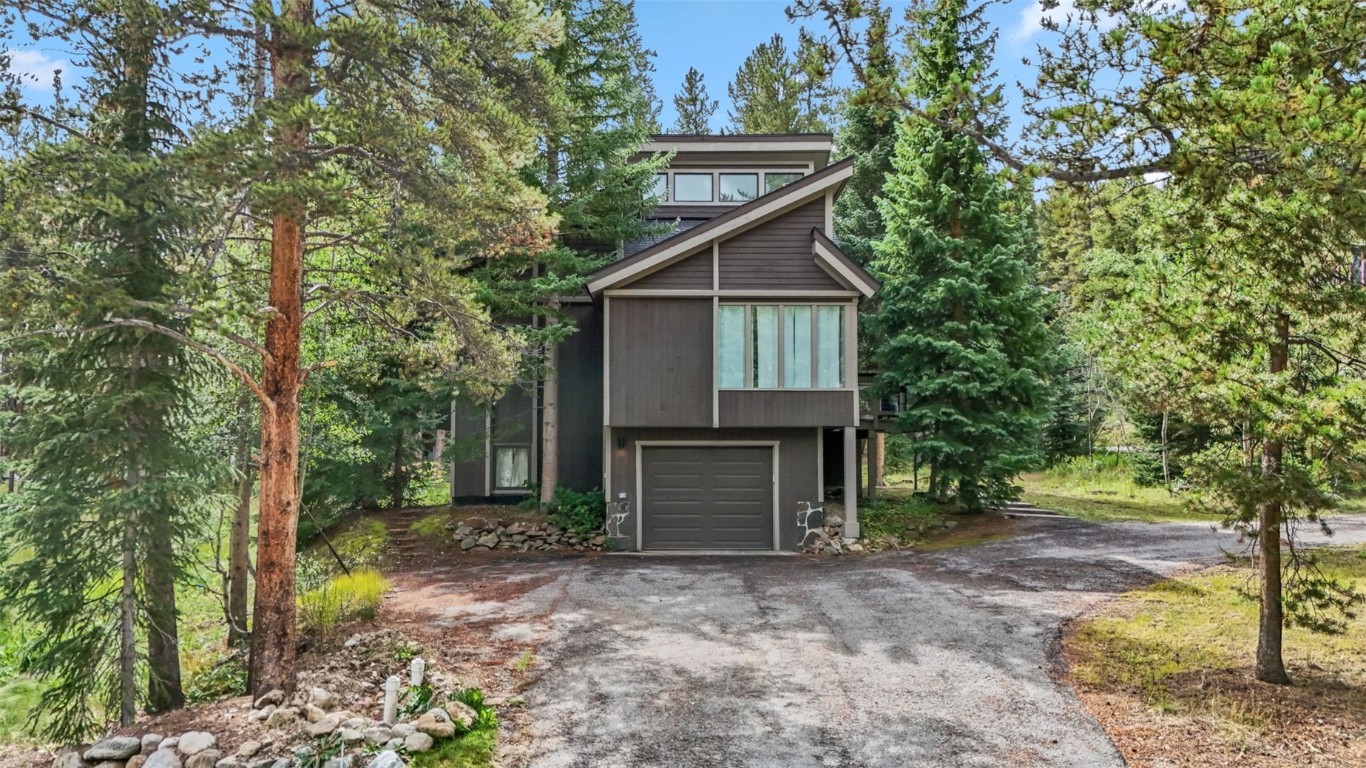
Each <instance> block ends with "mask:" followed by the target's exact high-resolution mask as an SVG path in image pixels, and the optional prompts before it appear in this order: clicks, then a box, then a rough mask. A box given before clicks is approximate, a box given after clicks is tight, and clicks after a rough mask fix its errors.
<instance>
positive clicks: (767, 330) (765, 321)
mask: <svg viewBox="0 0 1366 768" xmlns="http://www.w3.org/2000/svg"><path fill="white" fill-rule="evenodd" d="M753 325H754V341H753V343H752V344H751V349H753V350H754V386H756V387H765V388H770V389H772V388H775V387H777V386H778V308H777V307H769V306H759V307H755V308H754V323H753Z"/></svg>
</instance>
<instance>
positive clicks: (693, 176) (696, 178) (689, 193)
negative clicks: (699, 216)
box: [673, 173, 712, 203]
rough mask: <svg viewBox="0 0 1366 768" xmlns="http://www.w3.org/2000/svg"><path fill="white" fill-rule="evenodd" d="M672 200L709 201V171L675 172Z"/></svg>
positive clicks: (710, 195) (683, 201) (710, 192)
mask: <svg viewBox="0 0 1366 768" xmlns="http://www.w3.org/2000/svg"><path fill="white" fill-rule="evenodd" d="M673 176H674V201H675V202H679V203H710V202H711V201H712V191H711V186H712V175H711V174H710V173H675V174H674V175H673Z"/></svg>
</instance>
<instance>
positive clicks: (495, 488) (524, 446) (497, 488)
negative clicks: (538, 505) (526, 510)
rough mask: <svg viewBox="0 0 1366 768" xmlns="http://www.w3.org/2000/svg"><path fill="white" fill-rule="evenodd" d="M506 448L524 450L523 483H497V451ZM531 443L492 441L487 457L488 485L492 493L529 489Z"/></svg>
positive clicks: (526, 490) (530, 479)
mask: <svg viewBox="0 0 1366 768" xmlns="http://www.w3.org/2000/svg"><path fill="white" fill-rule="evenodd" d="M506 449H514V450H515V449H520V450H523V451H526V484H525V485H499V484H498V452H499V451H502V450H506ZM531 481H532V474H531V444H530V443H493V445H492V453H491V455H490V457H489V486H490V488H491V489H492V492H493V493H495V494H496V493H527V492H528V491H530V490H531Z"/></svg>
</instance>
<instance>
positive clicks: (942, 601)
mask: <svg viewBox="0 0 1366 768" xmlns="http://www.w3.org/2000/svg"><path fill="white" fill-rule="evenodd" d="M1020 528H1021V535H1019V536H1017V537H1015V538H1012V539H1009V540H1006V541H1002V542H997V543H992V544H986V545H981V546H976V547H969V548H964V549H959V550H954V551H950V552H942V553H936V554H917V553H891V554H883V555H874V556H869V557H862V558H859V557H845V558H837V559H824V558H809V557H799V556H747V557H736V556H727V557H704V556H654V557H645V556H635V555H612V556H602V557H596V558H584V559H566V560H554V561H543V562H538V563H537V564H536V565H535V566H534V567H535V569H536V571H537V574H536V575H537V578H538V579H545V580H546V581H545V582H543V585H542V586H538V587H537V588H536V589H534V590H532V591H531V592H529V593H527V594H525V595H523V596H522V597H519V598H518V599H517V600H515V601H512V602H511V603H509V604H506V605H501V606H499V605H488V604H479V605H470V606H465V607H464V608H462V609H461V610H462V611H466V610H467V611H469V612H473V613H477V614H479V615H480V616H482V617H483V618H490V617H491V616H492V615H496V614H501V615H502V617H503V619H504V623H503V624H502V625H501V626H502V629H501V630H500V631H502V632H505V633H507V634H508V636H509V637H514V636H517V637H521V638H522V639H530V638H529V637H527V635H533V634H539V635H542V637H538V638H537V639H538V640H542V641H543V642H542V644H541V645H540V649H539V651H538V653H537V656H536V667H535V674H536V682H535V683H534V684H533V685H532V686H531V688H530V689H529V690H528V691H527V692H526V694H525V698H526V702H527V706H528V707H529V709H530V715H531V723H532V724H531V726H530V729H531V732H530V734H529V738H527V739H525V740H523V744H522V745H521V747H520V749H517V750H515V752H514V753H513V754H511V755H509V758H510V762H512V763H513V764H515V765H526V766H530V768H609V767H615V766H621V767H623V768H624V767H627V766H629V767H631V768H636V767H642V768H643V767H647V766H649V767H654V766H658V767H660V768H691V767H693V766H698V767H701V766H707V767H709V768H710V767H713V766H724V767H727V768H729V767H732V766H735V767H738V766H747V767H752V768H805V767H806V766H848V767H849V768H880V767H882V766H886V767H887V768H903V767H905V766H991V767H993V768H995V767H998V766H1084V767H1085V768H1104V767H1105V766H1122V765H1123V761H1122V760H1121V758H1120V756H1119V754H1118V752H1117V751H1116V750H1115V749H1114V747H1113V746H1112V745H1111V744H1110V742H1109V740H1108V739H1107V738H1106V736H1105V734H1104V733H1103V732H1102V730H1101V729H1100V727H1099V726H1098V725H1097V724H1096V722H1095V721H1094V720H1093V719H1092V718H1091V717H1090V715H1089V714H1088V713H1087V712H1086V710H1085V709H1084V708H1083V706H1082V705H1081V703H1080V702H1079V701H1078V699H1077V698H1076V696H1075V695H1073V693H1072V691H1071V689H1070V688H1069V687H1067V686H1066V685H1064V684H1060V683H1059V682H1058V680H1057V674H1058V672H1059V670H1058V669H1057V668H1056V667H1057V665H1058V663H1059V662H1058V656H1059V654H1058V640H1059V635H1060V629H1061V626H1062V624H1063V622H1065V621H1066V620H1067V619H1069V618H1071V617H1073V616H1076V615H1077V614H1079V613H1081V612H1083V611H1085V610H1086V609H1088V608H1090V607H1092V606H1094V605H1095V604H1097V603H1098V602H1100V601H1103V600H1105V599H1106V598H1107V597H1109V596H1111V595H1113V594H1116V593H1118V592H1122V591H1126V590H1129V589H1132V588H1135V587H1138V586H1141V585H1143V584H1145V583H1149V582H1152V581H1153V580H1155V579H1157V578H1159V577H1161V576H1165V575H1169V574H1171V573H1173V572H1176V571H1179V570H1181V569H1183V568H1187V567H1190V566H1192V565H1198V564H1207V563H1213V562H1216V561H1217V560H1219V559H1220V558H1221V557H1222V555H1221V548H1230V549H1235V548H1236V547H1237V544H1236V542H1235V541H1234V540H1233V537H1232V536H1231V535H1230V534H1228V533H1225V532H1215V531H1212V530H1211V529H1210V527H1209V526H1207V525H1177V524H1173V525H1145V524H1110V525H1103V526H1102V525H1093V524H1087V523H1081V522H1075V521H1065V520H1062V521H1054V520H1025V521H1022V522H1021V524H1020ZM1337 528H1338V535H1337V536H1336V537H1335V538H1334V541H1335V543H1352V542H1361V541H1366V519H1361V518H1356V519H1342V520H1341V521H1340V522H1339V523H1338V526H1337ZM526 567H527V564H526V563H525V562H523V563H522V564H521V565H520V566H519V565H515V564H512V563H507V562H506V561H505V562H503V563H498V564H490V565H487V566H481V568H483V569H489V571H490V572H486V573H484V574H483V577H482V578H487V577H490V576H496V572H498V571H503V570H504V569H506V572H507V574H508V576H509V577H513V574H514V573H515V572H516V570H517V569H518V568H521V569H525V568H526ZM452 618H456V616H455V615H452Z"/></svg>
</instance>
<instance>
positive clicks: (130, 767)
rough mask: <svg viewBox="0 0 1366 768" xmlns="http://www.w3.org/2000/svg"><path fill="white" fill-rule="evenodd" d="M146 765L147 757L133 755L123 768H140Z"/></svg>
mask: <svg viewBox="0 0 1366 768" xmlns="http://www.w3.org/2000/svg"><path fill="white" fill-rule="evenodd" d="M146 764H147V755H133V756H132V757H130V758H128V762H126V763H124V764H123V768H142V766H144V765H146Z"/></svg>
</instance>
